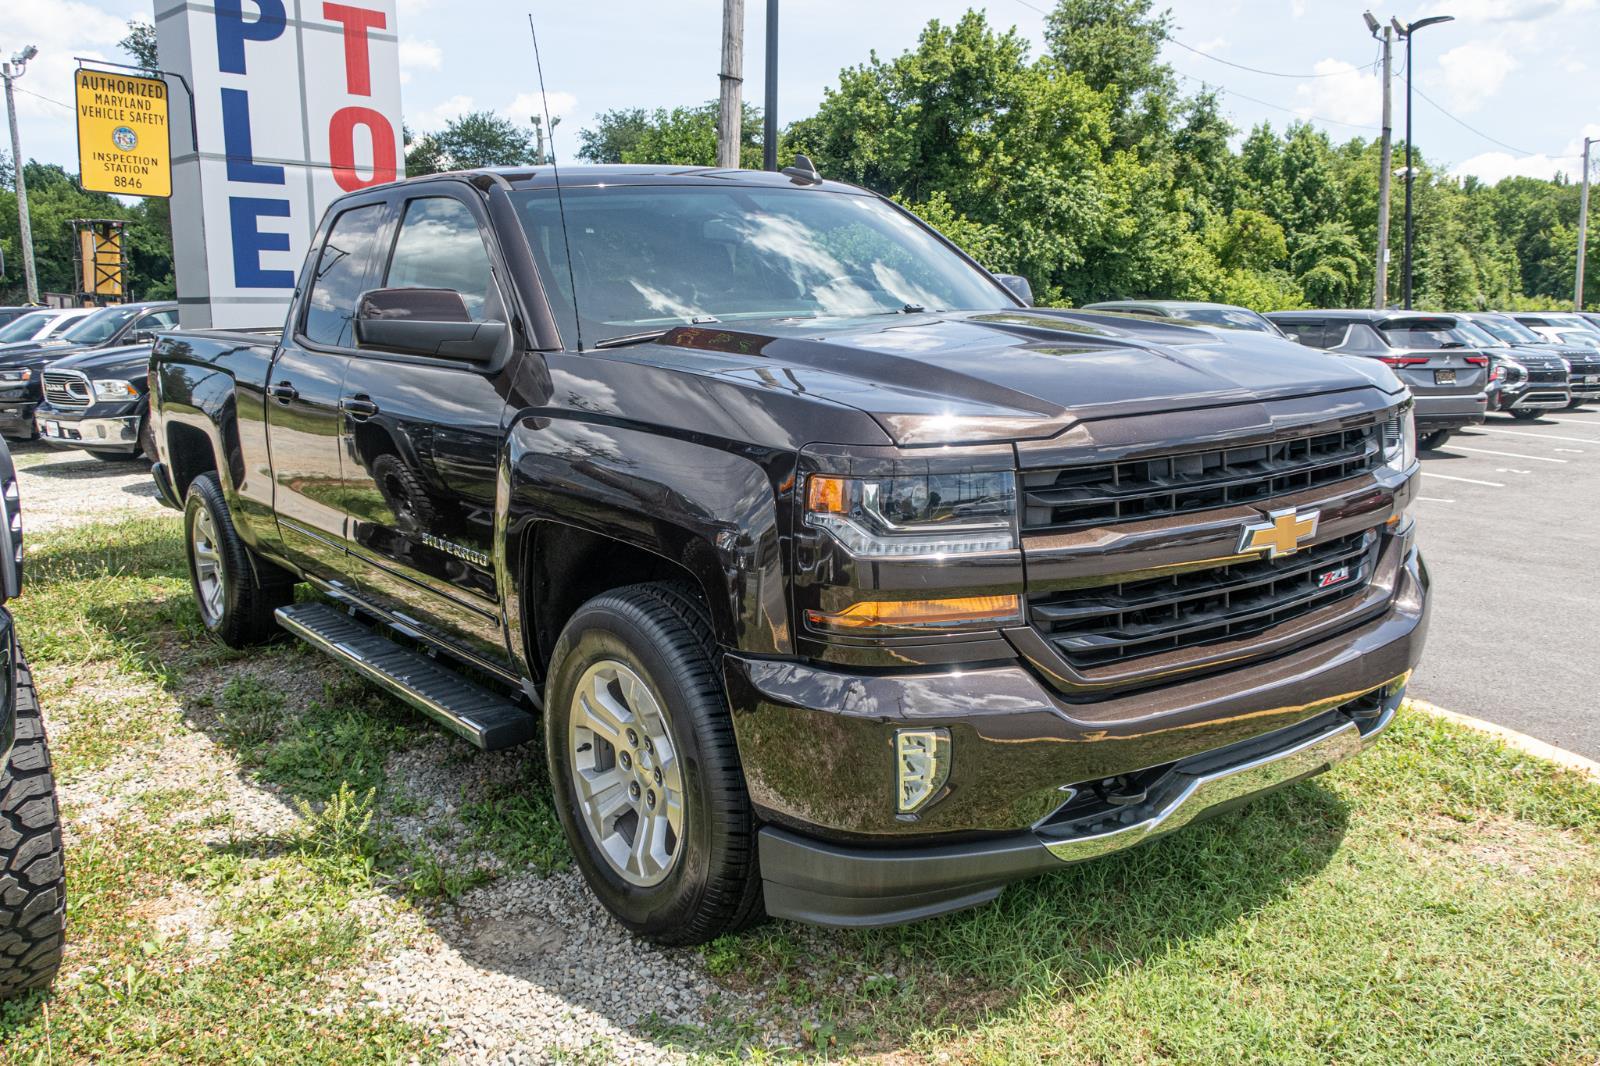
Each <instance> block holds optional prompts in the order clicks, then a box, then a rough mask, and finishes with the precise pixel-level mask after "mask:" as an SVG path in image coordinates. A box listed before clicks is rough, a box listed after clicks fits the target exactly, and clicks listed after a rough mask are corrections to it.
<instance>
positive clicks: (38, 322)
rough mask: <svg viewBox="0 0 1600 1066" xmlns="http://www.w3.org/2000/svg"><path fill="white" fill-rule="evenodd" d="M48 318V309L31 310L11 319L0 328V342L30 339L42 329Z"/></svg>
mask: <svg viewBox="0 0 1600 1066" xmlns="http://www.w3.org/2000/svg"><path fill="white" fill-rule="evenodd" d="M50 319H51V315H50V313H49V312H48V311H33V312H30V313H28V314H26V315H23V316H22V317H21V318H17V319H13V320H12V321H11V322H10V323H9V324H7V326H6V327H5V328H4V329H0V344H10V343H11V342H12V341H29V340H32V339H33V336H34V334H36V333H38V332H39V331H40V330H41V329H43V328H44V327H45V325H46V323H48V322H49V321H50Z"/></svg>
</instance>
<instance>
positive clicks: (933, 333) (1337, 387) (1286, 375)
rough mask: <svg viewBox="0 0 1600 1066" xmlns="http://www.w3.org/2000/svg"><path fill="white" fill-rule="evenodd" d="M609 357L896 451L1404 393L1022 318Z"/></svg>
mask: <svg viewBox="0 0 1600 1066" xmlns="http://www.w3.org/2000/svg"><path fill="white" fill-rule="evenodd" d="M669 349H670V350H669ZM613 354H615V355H616V356H617V357H619V358H625V359H638V360H640V361H645V362H650V363H653V364H657V365H661V366H667V367H674V368H677V369H680V370H694V371H698V372H702V373H712V374H717V375H721V376H728V377H735V378H739V379H741V380H745V381H748V382H750V383H751V384H753V385H756V386H759V387H762V388H769V389H783V390H786V391H790V392H794V393H798V394H807V395H812V396H817V397H819V398H822V399H826V400H830V401H833V402H836V403H842V404H847V405H849V406H851V407H855V408H857V409H859V410H861V411H864V412H866V413H868V414H869V415H871V416H872V417H873V418H874V419H875V420H876V421H877V422H878V424H879V425H880V426H882V428H883V429H884V431H885V432H886V433H887V434H888V435H889V437H890V438H891V439H892V440H894V441H895V442H896V443H898V444H932V443H941V444H954V443H977V442H982V441H998V440H1026V439H1040V438H1047V437H1052V436H1055V435H1056V434H1058V433H1060V432H1061V431H1062V430H1064V429H1066V428H1067V427H1069V426H1070V425H1072V424H1073V423H1074V422H1077V421H1083V420H1089V419H1100V418H1112V417H1118V416H1123V415H1133V414H1151V413H1157V412H1162V411H1177V410H1185V409H1190V408H1197V407H1215V406H1219V405H1224V404H1231V403H1243V402H1252V401H1262V400H1272V399H1280V398H1289V397H1296V396H1306V395H1312V394H1319V393H1334V392H1345V391H1350V390H1356V389H1367V388H1376V389H1378V390H1380V391H1381V392H1383V393H1386V394H1391V395H1398V394H1399V393H1401V392H1403V391H1404V386H1403V385H1402V384H1401V383H1400V381H1399V379H1398V378H1396V377H1395V375H1394V373H1393V372H1392V371H1391V370H1389V368H1388V367H1386V366H1384V365H1383V364H1382V363H1380V362H1378V361H1377V360H1375V359H1362V358H1358V357H1352V356H1342V355H1333V354H1329V353H1327V352H1321V351H1317V350H1315V349H1312V348H1307V347H1305V346H1303V345H1301V344H1298V343H1296V342H1294V341H1290V340H1285V339H1282V338H1278V337H1273V336H1270V335H1268V334H1265V333H1249V332H1243V331H1226V330H1208V329H1202V328H1196V327H1191V326H1183V325H1177V324H1173V323H1168V322H1162V321H1159V320H1155V319H1149V320H1133V321H1130V320H1129V318H1128V317H1127V316H1123V315H1109V314H1097V313H1094V312H1072V311H1056V310H1044V309H1023V308H1018V309H1016V310H1014V311H987V312H960V313H939V314H904V315H876V316H869V317H866V318H835V319H804V320H788V321H784V322H779V323H766V322H763V323H762V324H761V326H760V327H759V328H752V327H750V326H748V325H747V324H730V325H729V326H728V327H721V326H718V327H710V328H708V327H703V326H692V327H690V326H686V327H681V328H678V329H675V330H672V331H671V332H669V333H667V334H666V335H665V336H663V337H662V338H660V339H659V340H658V341H656V342H655V343H653V344H647V345H640V346H638V347H635V348H623V349H618V350H616V352H615V353H613Z"/></svg>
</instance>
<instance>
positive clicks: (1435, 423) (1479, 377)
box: [1267, 310, 1489, 450]
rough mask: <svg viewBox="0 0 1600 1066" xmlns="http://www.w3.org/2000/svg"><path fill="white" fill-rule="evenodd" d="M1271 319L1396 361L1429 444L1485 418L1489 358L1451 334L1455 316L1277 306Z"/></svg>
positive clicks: (1349, 349) (1331, 345) (1322, 342)
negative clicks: (1291, 308)
mask: <svg viewBox="0 0 1600 1066" xmlns="http://www.w3.org/2000/svg"><path fill="white" fill-rule="evenodd" d="M1267 317H1268V318H1269V319H1271V320H1272V321H1273V322H1274V323H1276V324H1277V325H1278V327H1279V328H1281V329H1282V330H1283V331H1284V332H1285V333H1287V334H1288V335H1289V336H1291V337H1293V338H1294V339H1295V340H1297V341H1299V342H1300V343H1301V344H1305V345H1309V346H1310V347H1312V348H1321V349H1323V350H1325V351H1330V352H1338V353H1340V354H1342V355H1358V356H1365V357H1367V358H1371V359H1376V360H1378V361H1379V362H1382V363H1384V364H1385V365H1387V366H1390V367H1393V368H1394V371H1395V373H1397V374H1398V375H1399V376H1400V380H1401V381H1403V382H1405V384H1406V387H1407V388H1409V389H1410V390H1411V394H1412V395H1413V396H1415V397H1416V401H1417V409H1416V419H1417V438H1418V440H1419V441H1421V443H1422V447H1423V448H1425V449H1430V450H1431V449H1434V448H1439V447H1441V446H1442V445H1443V444H1444V442H1445V441H1447V440H1449V439H1450V434H1451V433H1453V432H1455V431H1456V430H1458V429H1462V428H1465V427H1466V426H1475V425H1478V424H1480V423H1482V422H1483V419H1484V413H1485V412H1486V411H1487V410H1488V396H1487V395H1486V394H1485V391H1484V390H1485V389H1486V387H1487V386H1488V384H1489V357H1488V355H1487V354H1485V353H1483V352H1480V351H1474V350H1471V349H1470V348H1469V347H1468V345H1467V343H1466V342H1465V341H1463V340H1462V339H1461V338H1460V337H1457V336H1455V335H1453V334H1452V333H1451V330H1453V329H1454V328H1455V325H1456V320H1455V319H1454V318H1453V317H1451V316H1449V315H1431V314H1424V313H1419V312H1416V311H1348V310H1341V311H1273V312H1270V313H1269V314H1268V315H1267Z"/></svg>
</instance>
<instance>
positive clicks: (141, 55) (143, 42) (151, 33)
mask: <svg viewBox="0 0 1600 1066" xmlns="http://www.w3.org/2000/svg"><path fill="white" fill-rule="evenodd" d="M117 47H118V48H120V49H122V50H123V51H124V52H126V53H128V55H130V56H132V57H133V61H134V62H135V63H137V64H139V66H141V67H143V68H144V69H145V70H149V71H156V70H160V69H161V59H160V57H159V56H158V55H157V54H156V28H155V26H154V25H153V24H152V23H149V22H145V21H143V20H142V19H133V20H131V21H130V22H129V23H128V35H127V36H126V37H124V38H123V39H122V40H120V41H118V42H117Z"/></svg>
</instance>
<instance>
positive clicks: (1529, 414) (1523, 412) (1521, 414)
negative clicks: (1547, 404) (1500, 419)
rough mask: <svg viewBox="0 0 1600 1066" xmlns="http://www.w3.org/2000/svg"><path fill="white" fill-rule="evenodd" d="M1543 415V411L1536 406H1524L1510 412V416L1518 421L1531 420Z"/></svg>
mask: <svg viewBox="0 0 1600 1066" xmlns="http://www.w3.org/2000/svg"><path fill="white" fill-rule="evenodd" d="M1543 416H1544V411H1543V410H1541V409H1539V408H1537V407H1524V408H1521V409H1520V410H1516V411H1512V412H1511V417H1512V418H1515V419H1516V420H1517V421H1518V422H1533V421H1535V420H1537V419H1539V418H1542V417H1543Z"/></svg>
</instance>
